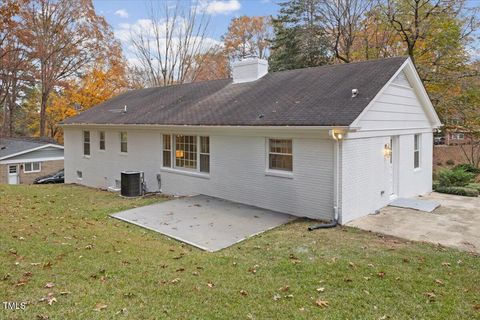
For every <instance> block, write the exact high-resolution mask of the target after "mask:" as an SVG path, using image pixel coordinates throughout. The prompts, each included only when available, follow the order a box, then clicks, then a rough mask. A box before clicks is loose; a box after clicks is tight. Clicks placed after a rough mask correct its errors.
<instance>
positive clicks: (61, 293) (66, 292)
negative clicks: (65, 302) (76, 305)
mask: <svg viewBox="0 0 480 320" xmlns="http://www.w3.org/2000/svg"><path fill="white" fill-rule="evenodd" d="M70 293H71V292H70V291H60V295H62V296H66V295H67V294H70Z"/></svg>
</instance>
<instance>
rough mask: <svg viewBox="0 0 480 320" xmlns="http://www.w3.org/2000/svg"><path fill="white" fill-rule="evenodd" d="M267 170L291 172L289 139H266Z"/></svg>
mask: <svg viewBox="0 0 480 320" xmlns="http://www.w3.org/2000/svg"><path fill="white" fill-rule="evenodd" d="M268 169H269V170H281V171H290V172H291V171H292V170H293V154H292V140H291V139H268Z"/></svg>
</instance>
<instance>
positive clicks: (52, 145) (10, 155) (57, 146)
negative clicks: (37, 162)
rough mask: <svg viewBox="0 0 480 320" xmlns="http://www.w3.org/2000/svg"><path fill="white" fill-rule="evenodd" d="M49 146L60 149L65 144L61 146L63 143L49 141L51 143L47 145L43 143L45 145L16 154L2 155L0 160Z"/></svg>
mask: <svg viewBox="0 0 480 320" xmlns="http://www.w3.org/2000/svg"><path fill="white" fill-rule="evenodd" d="M48 147H54V148H58V149H63V146H61V145H58V144H53V143H49V144H46V145H43V146H40V147H36V148H31V149H27V150H23V151H20V152H17V153H14V154H9V155H8V156H5V157H1V158H0V160H4V159H9V158H11V157H16V156H20V155H22V154H25V153H29V152H32V151H37V150H41V149H45V148H48Z"/></svg>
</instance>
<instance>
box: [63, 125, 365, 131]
mask: <svg viewBox="0 0 480 320" xmlns="http://www.w3.org/2000/svg"><path fill="white" fill-rule="evenodd" d="M59 125H60V126H61V127H112V128H115V127H131V128H152V129H155V128H202V129H264V130H271V129H292V130H299V129H301V130H319V129H320V130H338V129H341V130H345V131H357V130H358V129H360V127H358V128H357V127H350V126H289V125H278V126H261V125H259V126H242V125H171V124H114V123H61V124H59Z"/></svg>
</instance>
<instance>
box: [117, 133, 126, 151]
mask: <svg viewBox="0 0 480 320" xmlns="http://www.w3.org/2000/svg"><path fill="white" fill-rule="evenodd" d="M123 132H124V133H126V134H127V141H125V142H126V143H127V151H122V133H123ZM118 138H119V141H120V145H119V147H120V154H121V155H124V156H125V155H128V132H127V131H120V132H119V133H118Z"/></svg>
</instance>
